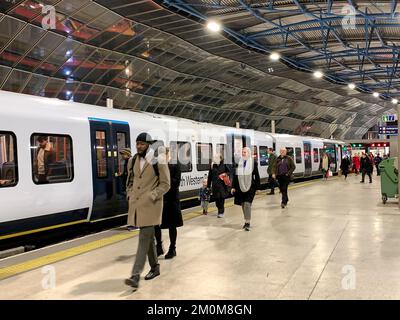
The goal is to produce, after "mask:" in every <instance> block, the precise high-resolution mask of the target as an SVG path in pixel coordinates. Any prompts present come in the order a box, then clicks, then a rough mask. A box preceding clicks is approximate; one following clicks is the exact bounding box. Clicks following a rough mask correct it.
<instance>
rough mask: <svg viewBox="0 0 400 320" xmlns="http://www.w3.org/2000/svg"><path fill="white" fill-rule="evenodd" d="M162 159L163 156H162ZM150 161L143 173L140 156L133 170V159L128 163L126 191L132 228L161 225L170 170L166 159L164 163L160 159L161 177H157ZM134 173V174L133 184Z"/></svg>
mask: <svg viewBox="0 0 400 320" xmlns="http://www.w3.org/2000/svg"><path fill="white" fill-rule="evenodd" d="M160 157H163V156H162V155H160V156H159V158H160ZM164 157H165V156H164ZM150 158H152V157H150ZM149 160H151V159H149V157H146V163H145V165H144V167H143V170H142V171H141V170H140V157H139V156H137V158H136V160H135V164H134V167H133V170H130V168H132V161H133V157H132V158H130V159H129V161H128V178H127V189H126V190H127V196H128V202H129V211H128V225H131V226H137V227H147V226H155V225H160V224H161V216H162V209H163V195H164V194H165V193H166V192H167V191H168V190H169V188H170V176H169V169H168V165H167V163H166V161H165V160H164V158H162V159H161V160H162V161H160V159H159V161H158V162H157V166H158V171H159V177H157V175H156V173H155V171H154V168H153V165H152V164H151V163H150V162H149ZM163 160H164V161H163ZM132 171H133V172H132ZM132 173H133V174H134V175H133V183H132Z"/></svg>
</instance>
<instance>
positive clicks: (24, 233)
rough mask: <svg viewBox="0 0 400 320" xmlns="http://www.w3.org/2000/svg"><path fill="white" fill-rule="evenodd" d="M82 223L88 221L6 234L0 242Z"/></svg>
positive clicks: (0, 238)
mask: <svg viewBox="0 0 400 320" xmlns="http://www.w3.org/2000/svg"><path fill="white" fill-rule="evenodd" d="M84 222H88V221H87V220H86V219H85V220H78V221H73V222H68V223H63V224H57V225H54V226H49V227H44V228H40V229H34V230H29V231H23V232H18V233H12V234H7V235H5V236H1V237H0V240H4V239H9V238H14V237H19V236H24V235H27V234H32V233H36V232H41V231H47V230H52V229H56V228H62V227H68V226H72V225H74V224H79V223H84Z"/></svg>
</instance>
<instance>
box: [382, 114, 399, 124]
mask: <svg viewBox="0 0 400 320" xmlns="http://www.w3.org/2000/svg"><path fill="white" fill-rule="evenodd" d="M382 121H384V122H393V121H397V114H385V115H383V116H382Z"/></svg>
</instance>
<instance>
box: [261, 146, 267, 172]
mask: <svg viewBox="0 0 400 320" xmlns="http://www.w3.org/2000/svg"><path fill="white" fill-rule="evenodd" d="M267 165H268V147H266V146H260V166H262V167H264V166H267Z"/></svg>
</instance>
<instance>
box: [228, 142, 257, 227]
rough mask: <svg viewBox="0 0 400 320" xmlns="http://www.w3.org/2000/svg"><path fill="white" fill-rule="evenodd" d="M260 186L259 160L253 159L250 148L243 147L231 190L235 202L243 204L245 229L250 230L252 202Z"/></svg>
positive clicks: (239, 204)
mask: <svg viewBox="0 0 400 320" xmlns="http://www.w3.org/2000/svg"><path fill="white" fill-rule="evenodd" d="M259 188H260V175H259V173H258V165H257V162H256V161H254V160H253V157H252V155H251V150H250V148H247V147H246V148H243V150H242V157H241V158H240V160H239V163H238V166H237V168H236V170H235V174H234V178H233V188H232V190H231V192H232V194H233V195H234V196H235V201H234V202H235V204H236V205H238V206H242V211H243V215H244V226H243V229H245V230H246V231H250V219H251V204H252V203H253V199H254V196H255V194H256V191H257V190H258V189H259Z"/></svg>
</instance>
